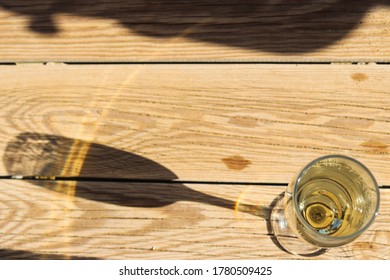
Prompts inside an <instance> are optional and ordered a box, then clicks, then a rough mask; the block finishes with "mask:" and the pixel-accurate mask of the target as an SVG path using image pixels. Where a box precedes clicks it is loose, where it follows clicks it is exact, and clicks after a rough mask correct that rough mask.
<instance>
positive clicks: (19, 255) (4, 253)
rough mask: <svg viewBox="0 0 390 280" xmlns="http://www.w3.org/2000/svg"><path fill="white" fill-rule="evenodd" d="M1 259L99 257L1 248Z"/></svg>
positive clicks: (82, 258) (81, 258)
mask: <svg viewBox="0 0 390 280" xmlns="http://www.w3.org/2000/svg"><path fill="white" fill-rule="evenodd" d="M0 260H97V258H90V257H82V256H69V255H61V254H39V253H34V252H31V251H24V250H6V249H0Z"/></svg>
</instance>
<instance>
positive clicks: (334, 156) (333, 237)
mask: <svg viewBox="0 0 390 280" xmlns="http://www.w3.org/2000/svg"><path fill="white" fill-rule="evenodd" d="M329 158H342V159H346V160H349V161H352V162H354V163H356V164H358V165H359V166H360V167H362V168H363V170H364V171H365V172H367V174H368V175H369V176H370V178H371V180H372V182H373V183H374V189H375V194H376V199H377V203H376V207H375V211H374V213H373V215H372V217H371V218H370V220H369V221H368V222H367V223H366V225H365V226H364V227H362V228H361V229H359V230H358V231H356V232H355V233H353V234H349V235H345V236H331V235H323V234H320V233H318V232H317V231H316V230H314V229H313V228H312V226H311V225H310V224H309V223H308V222H307V221H306V220H305V219H304V218H303V216H302V214H301V212H300V211H299V208H298V197H297V195H296V194H297V190H298V186H299V182H300V180H301V178H302V177H303V175H304V174H305V173H306V172H307V170H308V169H309V168H311V167H312V166H313V165H314V164H315V163H317V162H320V161H322V160H325V159H329ZM379 204H380V193H379V186H378V183H377V181H376V179H375V177H374V175H373V174H372V172H371V171H370V170H369V169H368V168H367V167H366V166H365V165H364V164H363V163H361V162H360V161H358V160H357V159H354V158H352V157H349V156H345V155H339V154H333V155H326V156H321V157H318V158H316V159H314V160H312V161H311V162H309V163H308V164H307V165H306V166H305V167H304V168H303V169H302V170H301V171H300V172H299V174H298V177H297V179H296V180H295V184H294V188H293V205H294V206H293V207H294V210H295V212H296V215H297V217H298V220H299V222H301V223H302V224H303V225H304V226H305V228H306V229H308V230H310V231H311V232H313V233H314V234H316V235H318V236H320V237H322V239H327V240H333V241H337V240H340V241H341V240H347V239H350V238H356V237H358V236H359V235H360V234H361V233H363V232H364V231H365V230H367V228H369V227H370V225H371V224H372V223H373V222H374V220H375V217H376V216H377V215H378V211H379Z"/></svg>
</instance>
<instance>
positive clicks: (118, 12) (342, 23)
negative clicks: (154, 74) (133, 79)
mask: <svg viewBox="0 0 390 280" xmlns="http://www.w3.org/2000/svg"><path fill="white" fill-rule="evenodd" d="M389 15H390V8H389V5H388V2H387V1H386V0H380V1H377V0H364V1H363V0H358V1H353V5H352V4H351V1H348V0H330V1H329V0H312V1H304V2H303V1H300V2H299V1H288V0H278V1H273V0H269V1H255V0H250V1H245V3H243V2H242V1H239V0H230V1H213V2H212V3H211V2H210V1H206V0H197V1H185V2H183V1H180V0H172V1H166V0H155V1H143V0H134V1H125V0H117V1H111V2H109V1H96V0H87V1H81V0H76V1H66V0H49V1H42V0H29V1H26V0H12V1H11V0H8V1H7V0H6V1H2V2H1V3H0V20H1V25H0V40H1V45H0V61H2V62H24V61H41V62H47V61H87V62H90V61H106V62H107V61H110V62H112V61H115V62H118V61H121V62H129V61H167V62H171V61H377V62H378V61H386V62H389V57H390V47H389V46H390V44H389V38H390V36H389V28H387V26H388V25H389Z"/></svg>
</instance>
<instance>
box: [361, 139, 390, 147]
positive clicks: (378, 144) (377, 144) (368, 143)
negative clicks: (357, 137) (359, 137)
mask: <svg viewBox="0 0 390 280" xmlns="http://www.w3.org/2000/svg"><path fill="white" fill-rule="evenodd" d="M360 145H361V146H363V147H366V148H373V149H386V148H387V147H388V145H387V144H385V143H382V142H379V141H375V140H369V141H366V142H363V143H362V144H360Z"/></svg>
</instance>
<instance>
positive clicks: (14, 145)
mask: <svg viewBox="0 0 390 280" xmlns="http://www.w3.org/2000/svg"><path fill="white" fill-rule="evenodd" d="M3 161H4V165H5V167H6V169H7V172H8V173H9V174H12V175H19V174H20V175H44V176H49V177H50V176H58V175H63V176H66V175H78V176H80V177H84V176H85V177H93V178H95V180H94V182H91V181H77V182H76V183H75V182H74V181H41V180H31V181H30V182H31V183H33V184H35V185H37V186H40V187H44V188H47V189H50V190H53V191H57V192H63V193H64V194H69V192H68V189H69V188H74V189H75V190H74V195H75V196H76V197H80V198H84V199H88V200H92V201H98V202H103V203H110V204H115V205H119V206H127V207H162V206H166V205H170V204H173V203H175V202H177V201H193V202H199V203H205V204H209V205H214V206H219V207H223V208H227V209H232V210H234V209H236V202H235V201H231V200H227V199H223V198H219V197H214V196H211V195H208V194H205V193H202V192H198V191H196V190H193V189H191V188H188V187H187V186H185V185H183V184H180V183H177V182H172V183H169V180H171V181H173V180H175V179H177V176H176V175H175V174H174V173H173V172H172V171H170V170H168V169H167V168H165V167H164V166H162V165H161V164H159V163H157V162H155V161H152V160H150V159H147V158H145V157H142V156H139V155H136V154H133V153H130V152H126V151H122V150H119V149H115V148H112V147H108V146H105V145H101V144H98V143H91V142H86V141H83V140H78V139H70V138H66V137H61V136H56V135H47V134H38V133H23V134H20V135H19V136H18V137H17V138H16V139H15V140H14V141H12V142H9V143H8V145H7V147H6V150H5V153H4V157H3ZM99 177H101V179H102V181H101V182H99ZM106 177H111V178H112V177H118V178H119V177H125V178H134V179H137V178H138V179H149V180H153V181H152V182H148V181H145V182H143V183H124V182H122V183H118V182H107V181H105V178H106ZM159 180H161V182H159ZM96 181H97V182H96ZM75 184H76V185H75ZM71 193H73V192H71ZM258 208H259V207H257V206H252V205H246V204H240V205H239V206H238V209H236V210H238V211H241V212H246V213H251V214H253V215H257V216H262V217H263V218H267V217H266V216H268V214H267V213H268V212H269V211H264V210H263V209H261V211H259V209H258Z"/></svg>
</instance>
